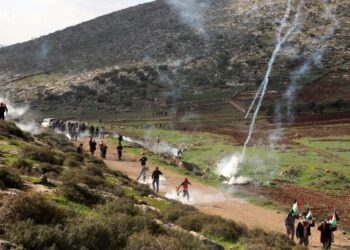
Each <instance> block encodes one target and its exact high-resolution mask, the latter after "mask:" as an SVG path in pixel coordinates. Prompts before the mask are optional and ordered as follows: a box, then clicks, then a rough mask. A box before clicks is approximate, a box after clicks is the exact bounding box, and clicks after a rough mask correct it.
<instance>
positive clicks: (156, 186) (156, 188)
mask: <svg viewBox="0 0 350 250" xmlns="http://www.w3.org/2000/svg"><path fill="white" fill-rule="evenodd" d="M152 185H153V190H154V192H157V193H158V192H159V179H153V183H152Z"/></svg>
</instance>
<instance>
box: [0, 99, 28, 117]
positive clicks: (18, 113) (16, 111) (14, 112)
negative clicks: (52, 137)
mask: <svg viewBox="0 0 350 250" xmlns="http://www.w3.org/2000/svg"><path fill="white" fill-rule="evenodd" d="M0 102H3V103H5V104H6V106H7V108H8V111H9V112H8V113H7V114H6V119H11V120H12V119H19V118H20V117H22V116H23V115H24V114H25V113H26V112H27V111H28V109H29V107H28V106H21V105H16V104H14V103H13V102H11V100H10V99H9V98H6V97H1V96H0Z"/></svg>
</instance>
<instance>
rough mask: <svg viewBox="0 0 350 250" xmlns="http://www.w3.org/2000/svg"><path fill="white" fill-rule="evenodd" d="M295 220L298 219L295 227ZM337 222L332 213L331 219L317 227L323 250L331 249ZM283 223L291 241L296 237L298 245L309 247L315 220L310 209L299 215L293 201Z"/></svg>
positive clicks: (296, 204)
mask: <svg viewBox="0 0 350 250" xmlns="http://www.w3.org/2000/svg"><path fill="white" fill-rule="evenodd" d="M297 219H299V222H298V224H297V226H296V227H295V221H296V220H297ZM338 220H339V217H338V214H337V213H336V211H334V212H333V216H332V217H331V218H325V219H324V220H323V221H322V223H320V224H319V226H318V227H317V229H318V230H319V231H320V232H321V237H320V241H321V243H322V245H323V249H331V247H332V243H333V242H334V234H333V232H334V231H336V230H337V221H338ZM284 223H285V226H286V229H287V235H288V237H289V238H290V239H291V240H292V241H294V237H295V236H296V237H297V239H298V240H299V242H298V244H299V245H302V246H305V247H307V246H308V245H309V237H310V236H311V228H313V227H315V226H316V220H315V218H314V216H313V214H312V210H311V209H310V208H308V209H307V210H306V212H304V213H302V214H301V215H299V204H298V202H297V201H295V202H294V204H293V208H292V209H291V210H290V211H289V213H288V215H287V217H286V218H285V221H284Z"/></svg>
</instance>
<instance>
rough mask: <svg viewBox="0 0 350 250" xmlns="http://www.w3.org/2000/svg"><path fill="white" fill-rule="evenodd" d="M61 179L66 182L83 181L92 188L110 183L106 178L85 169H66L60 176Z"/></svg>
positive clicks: (75, 182)
mask: <svg viewBox="0 0 350 250" xmlns="http://www.w3.org/2000/svg"><path fill="white" fill-rule="evenodd" d="M60 180H61V181H62V182H63V183H64V184H77V183H83V184H86V185H88V186H89V187H90V188H97V187H99V186H106V185H109V183H108V182H107V181H106V180H105V178H103V177H101V176H94V175H91V174H90V173H88V172H87V171H84V170H83V169H66V170H65V171H63V173H62V175H61V176H60Z"/></svg>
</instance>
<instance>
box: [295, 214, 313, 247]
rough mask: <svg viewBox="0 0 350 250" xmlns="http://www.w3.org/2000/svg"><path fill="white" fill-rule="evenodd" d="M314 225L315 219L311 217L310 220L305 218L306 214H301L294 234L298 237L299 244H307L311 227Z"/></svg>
mask: <svg viewBox="0 0 350 250" xmlns="http://www.w3.org/2000/svg"><path fill="white" fill-rule="evenodd" d="M314 226H315V220H314V219H311V222H310V221H309V220H307V219H306V214H305V213H304V214H303V219H302V220H301V221H299V223H298V226H297V230H296V236H297V238H298V239H299V245H304V246H306V247H307V246H308V245H309V237H310V235H311V227H314Z"/></svg>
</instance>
